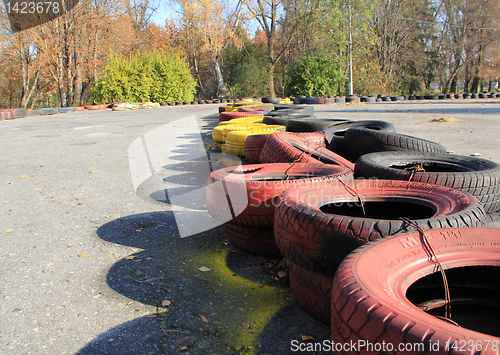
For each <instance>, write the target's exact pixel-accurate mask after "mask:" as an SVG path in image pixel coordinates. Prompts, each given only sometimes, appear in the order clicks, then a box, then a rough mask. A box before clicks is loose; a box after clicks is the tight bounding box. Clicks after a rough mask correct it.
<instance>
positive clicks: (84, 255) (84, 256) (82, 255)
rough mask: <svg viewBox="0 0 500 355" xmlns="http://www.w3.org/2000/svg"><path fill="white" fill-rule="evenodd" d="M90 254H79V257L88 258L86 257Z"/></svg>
mask: <svg viewBox="0 0 500 355" xmlns="http://www.w3.org/2000/svg"><path fill="white" fill-rule="evenodd" d="M88 256H89V254H78V257H79V258H86V257H88Z"/></svg>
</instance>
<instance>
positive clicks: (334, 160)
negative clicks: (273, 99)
mask: <svg viewBox="0 0 500 355" xmlns="http://www.w3.org/2000/svg"><path fill="white" fill-rule="evenodd" d="M260 161H261V162H262V163H293V162H297V163H299V162H300V163H325V164H337V165H343V166H345V167H347V168H349V169H352V170H354V164H353V163H351V162H350V161H348V160H347V159H345V158H343V157H341V156H340V155H338V154H335V153H333V152H331V151H329V150H327V149H326V148H323V147H321V146H319V145H317V144H314V143H310V142H308V141H307V140H306V139H304V138H302V137H297V136H296V135H293V134H289V133H281V132H278V133H275V134H273V135H271V136H270V137H269V138H268V139H267V142H266V144H265V145H264V148H263V149H262V152H261V155H260Z"/></svg>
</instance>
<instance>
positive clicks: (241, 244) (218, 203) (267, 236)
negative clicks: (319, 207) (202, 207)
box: [207, 163, 352, 257]
mask: <svg viewBox="0 0 500 355" xmlns="http://www.w3.org/2000/svg"><path fill="white" fill-rule="evenodd" d="M210 176H211V181H210V182H211V184H210V185H209V186H208V187H207V207H208V211H209V213H210V214H211V215H212V216H213V217H214V218H216V219H218V220H220V221H223V222H225V227H226V234H227V237H228V239H229V240H230V242H231V243H232V244H234V245H235V246H237V247H238V248H240V249H242V250H244V251H247V252H250V253H253V254H257V255H264V256H268V257H277V256H280V255H281V253H280V251H279V249H278V247H277V245H276V242H275V238H274V214H275V206H276V204H277V197H278V196H279V195H280V194H281V193H282V192H283V191H286V190H288V189H290V188H292V187H299V186H304V185H317V184H321V183H322V182H329V183H337V181H341V180H352V170H350V169H348V168H345V167H343V166H339V165H326V164H315V163H312V164H307V163H306V164H303V163H295V164H294V163H284V164H253V165H241V166H239V167H237V168H234V167H229V168H223V169H219V170H216V171H214V172H212V173H211V175H210Z"/></svg>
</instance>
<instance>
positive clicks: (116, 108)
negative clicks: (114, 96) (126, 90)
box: [111, 104, 125, 111]
mask: <svg viewBox="0 0 500 355" xmlns="http://www.w3.org/2000/svg"><path fill="white" fill-rule="evenodd" d="M111 110H112V111H123V110H125V104H114V105H113V107H112V108H111Z"/></svg>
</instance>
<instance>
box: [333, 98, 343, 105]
mask: <svg viewBox="0 0 500 355" xmlns="http://www.w3.org/2000/svg"><path fill="white" fill-rule="evenodd" d="M333 101H334V102H335V103H336V104H345V97H335V98H334V99H333Z"/></svg>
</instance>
